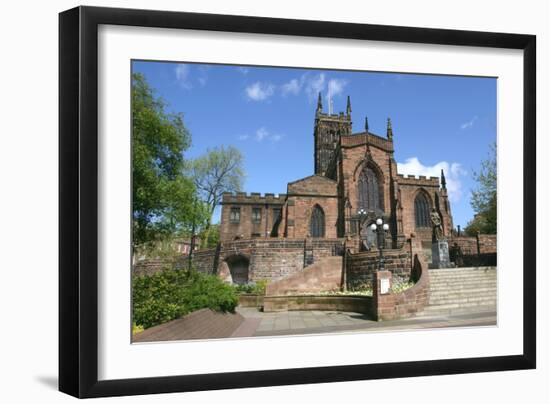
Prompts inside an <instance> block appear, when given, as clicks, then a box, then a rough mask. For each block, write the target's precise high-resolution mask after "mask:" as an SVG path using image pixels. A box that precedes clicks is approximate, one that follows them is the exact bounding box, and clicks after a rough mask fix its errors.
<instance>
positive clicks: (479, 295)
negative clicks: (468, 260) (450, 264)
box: [419, 268, 497, 317]
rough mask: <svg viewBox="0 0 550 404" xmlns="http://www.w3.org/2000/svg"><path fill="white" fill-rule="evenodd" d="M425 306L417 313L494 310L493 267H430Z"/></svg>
mask: <svg viewBox="0 0 550 404" xmlns="http://www.w3.org/2000/svg"><path fill="white" fill-rule="evenodd" d="M429 274H430V289H429V300H428V305H427V306H426V307H425V309H424V310H423V311H422V313H419V316H421V317H423V316H446V315H455V314H473V313H482V312H494V311H496V303H497V273H496V269H495V268H449V269H430V272H429Z"/></svg>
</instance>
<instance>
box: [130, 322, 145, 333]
mask: <svg viewBox="0 0 550 404" xmlns="http://www.w3.org/2000/svg"><path fill="white" fill-rule="evenodd" d="M143 330H145V328H143V326H141V325H137V324H136V323H132V335H135V334H138V333H140V332H142V331H143Z"/></svg>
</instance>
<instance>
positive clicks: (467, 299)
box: [428, 296, 497, 306]
mask: <svg viewBox="0 0 550 404" xmlns="http://www.w3.org/2000/svg"><path fill="white" fill-rule="evenodd" d="M496 301H497V299H496V296H495V297H491V296H487V297H486V296H478V297H462V298H449V299H445V298H437V299H432V298H431V297H430V300H429V303H428V305H429V306H439V305H445V304H458V305H459V306H462V305H464V304H467V303H478V304H479V303H487V304H490V303H492V304H496Z"/></svg>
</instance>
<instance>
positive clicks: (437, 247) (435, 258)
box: [430, 239, 454, 268]
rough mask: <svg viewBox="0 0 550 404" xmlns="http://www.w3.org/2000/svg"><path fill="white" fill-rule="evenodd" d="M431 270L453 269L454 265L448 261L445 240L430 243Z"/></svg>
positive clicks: (447, 245) (447, 246)
mask: <svg viewBox="0 0 550 404" xmlns="http://www.w3.org/2000/svg"><path fill="white" fill-rule="evenodd" d="M430 267H431V268H453V267H454V265H453V263H452V262H451V260H450V259H449V244H448V243H447V240H445V239H441V240H434V241H432V264H431V265H430Z"/></svg>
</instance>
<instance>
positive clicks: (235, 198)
mask: <svg viewBox="0 0 550 404" xmlns="http://www.w3.org/2000/svg"><path fill="white" fill-rule="evenodd" d="M285 199H286V194H272V193H266V194H263V195H262V194H261V193H259V192H250V193H247V192H235V193H233V192H225V193H224V194H223V195H222V205H227V204H247V205H258V204H268V205H277V204H280V205H282V204H284V202H285Z"/></svg>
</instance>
